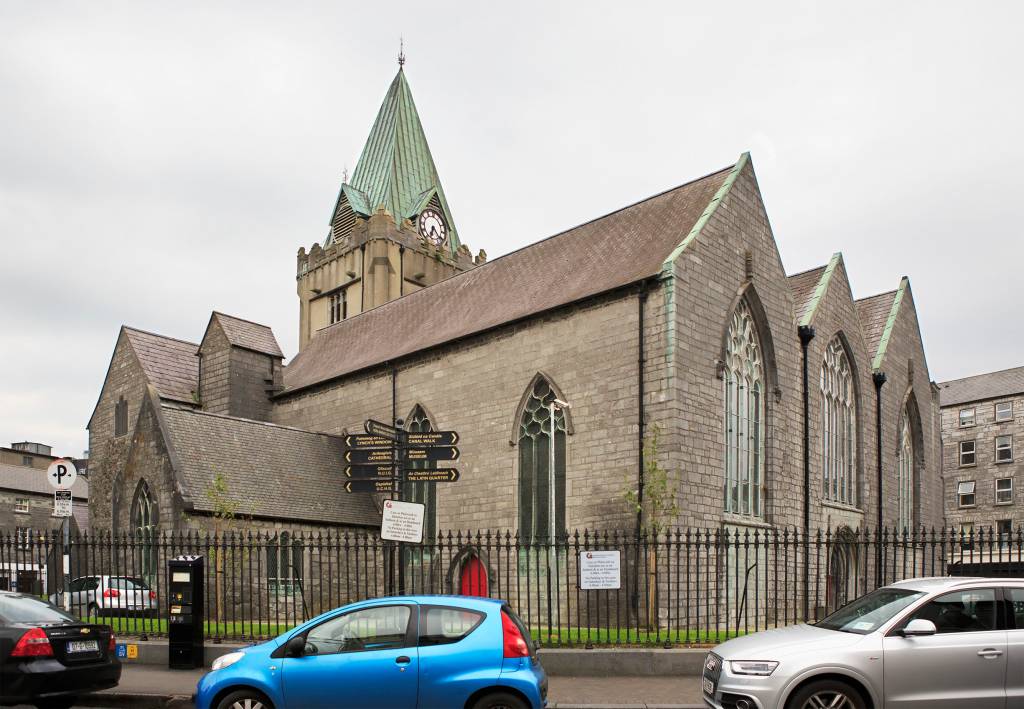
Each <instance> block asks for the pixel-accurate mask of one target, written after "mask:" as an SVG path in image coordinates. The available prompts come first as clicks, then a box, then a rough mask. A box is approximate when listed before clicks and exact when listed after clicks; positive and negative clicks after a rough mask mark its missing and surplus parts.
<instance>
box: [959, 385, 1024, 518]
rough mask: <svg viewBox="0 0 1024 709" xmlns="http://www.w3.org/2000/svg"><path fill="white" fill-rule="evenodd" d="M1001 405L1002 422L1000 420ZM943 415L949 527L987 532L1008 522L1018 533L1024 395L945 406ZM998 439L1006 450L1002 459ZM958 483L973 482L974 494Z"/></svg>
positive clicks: (1021, 514) (968, 484)
mask: <svg viewBox="0 0 1024 709" xmlns="http://www.w3.org/2000/svg"><path fill="white" fill-rule="evenodd" d="M997 406H998V407H999V411H1000V413H1001V416H1000V418H1001V419H1003V420H997V417H996V407H997ZM1007 409H1008V410H1009V411H1007ZM961 412H963V423H961ZM941 415H942V464H943V465H942V469H943V481H942V487H943V502H944V505H945V513H946V523H947V524H948V525H949V526H950V527H952V528H954V529H956V530H959V529H960V527H961V525H970V526H972V527H973V529H974V530H975V532H978V531H980V530H982V529H984V530H985V533H986V534H987V533H988V530H989V528H991V529H992V530H993V531H996V530H997V529H998V523H999V522H1000V521H1003V522H1004V523H1005V522H1009V523H1010V524H1011V525H1012V528H1013V529H1014V530H1016V529H1018V528H1019V527H1020V526H1021V525H1024V512H1022V509H1021V504H1020V500H1021V494H1022V493H1024V491H1022V490H1018V489H1017V486H1018V485H1019V484H1021V479H1020V476H1018V475H1017V470H1018V468H1019V467H1020V465H1021V462H1020V461H1021V460H1024V449H1022V450H1018V446H1024V395H1022V394H1021V393H1010V392H1007V394H1006V395H1005V396H1002V397H997V398H992V399H984V400H981V401H965V402H960V403H956V404H953V405H951V406H943V408H942V411H941ZM997 441H999V442H1000V443H1001V444H1002V445H1001V446H1000V448H1001V450H1002V451H1003V452H1002V454H1001V455H999V456H998V457H997V447H996V443H997ZM1007 443H1008V444H1009V448H1008V449H1007V448H1006V444H1007ZM999 481H1003V482H999ZM960 483H965V486H964V488H965V490H966V489H969V488H970V483H973V487H974V491H973V495H972V496H967V495H964V496H963V497H961V496H960V495H959V494H958V491H957V489H958V486H959V485H960ZM997 486H1001V487H997ZM1000 489H1001V491H1000V492H997V490H1000Z"/></svg>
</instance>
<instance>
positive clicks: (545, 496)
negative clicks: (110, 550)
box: [88, 68, 942, 539]
mask: <svg viewBox="0 0 1024 709" xmlns="http://www.w3.org/2000/svg"><path fill="white" fill-rule="evenodd" d="M455 217H456V215H455V214H453V212H452V210H451V208H450V207H449V204H448V201H447V199H446V197H445V193H444V190H443V189H442V186H441V181H440V178H439V176H438V173H437V169H436V167H435V165H434V161H433V158H432V156H431V153H430V150H429V148H428V146H427V140H426V137H425V135H424V131H423V127H422V125H421V122H420V117H419V115H418V113H417V111H416V107H415V104H414V102H413V98H412V94H411V92H410V89H409V84H408V82H407V79H406V76H405V73H404V71H403V70H402V69H401V68H400V69H399V72H398V74H397V76H396V77H395V79H394V81H393V82H392V84H391V86H390V88H389V89H388V91H387V94H386V96H385V98H384V102H383V104H382V105H381V108H380V111H379V113H378V115H377V118H376V121H375V122H374V124H373V127H372V129H371V131H370V135H369V138H368V139H367V141H366V145H365V148H364V149H363V152H362V154H361V156H360V158H359V162H358V165H357V167H356V169H355V171H354V172H353V173H352V176H351V179H350V180H347V181H346V182H344V183H343V184H342V185H341V188H340V190H339V192H338V195H337V198H336V200H335V203H334V208H333V211H332V216H331V220H330V224H329V229H328V230H327V233H326V235H325V236H324V237H323V239H322V242H321V243H314V244H312V246H311V247H310V248H309V249H308V250H307V249H306V248H305V247H302V248H299V251H298V259H297V268H296V284H297V290H298V301H299V342H300V351H299V352H298V353H297V354H296V355H295V356H294V357H293V358H292V359H291V360H290V361H288V362H287V363H286V362H285V356H284V353H283V352H282V351H281V349H280V347H279V346H278V343H277V340H276V339H275V337H274V334H273V333H272V332H271V330H270V329H269V328H268V327H266V326H263V325H260V324H257V323H255V322H251V321H249V320H245V319H242V318H239V317H234V316H230V315H226V314H223V313H216V312H215V313H213V314H212V315H211V317H210V320H209V322H208V323H207V326H206V330H205V332H204V334H203V337H202V339H201V340H200V341H199V342H188V341H184V340H179V339H176V338H173V337H169V336H165V335H158V334H154V333H150V332H144V331H141V330H138V329H134V328H131V327H127V326H124V327H122V328H121V331H120V333H119V334H118V336H117V340H116V343H115V346H114V351H113V355H112V358H111V362H110V365H109V368H108V370H107V373H106V376H105V378H104V380H103V384H102V387H101V390H100V394H99V399H98V402H97V404H96V407H95V410H94V412H93V414H92V417H91V419H90V421H89V425H88V428H89V448H90V451H91V453H92V459H91V462H90V469H91V492H90V506H91V516H92V520H93V526H94V527H98V528H112V529H115V530H122V531H134V530H139V529H152V528H157V529H183V528H191V527H196V526H202V525H204V524H206V522H208V521H209V519H211V518H212V516H214V515H216V514H217V509H218V505H221V506H223V505H224V504H229V505H230V507H231V509H232V510H233V511H235V512H236V513H237V514H239V515H244V516H245V517H246V519H248V520H251V524H252V525H253V526H255V527H256V528H260V527H267V528H282V527H287V528H295V529H323V528H324V527H332V528H346V529H347V528H353V529H372V528H374V527H375V526H376V525H378V524H379V520H380V513H379V507H378V505H379V504H380V502H379V500H377V499H376V498H375V497H374V496H372V495H369V494H347V493H346V492H345V491H344V489H343V487H342V485H343V481H344V478H343V473H342V463H341V461H342V455H343V445H342V440H341V438H340V436H341V435H342V434H344V433H345V432H357V431H360V429H361V425H362V422H363V421H364V420H365V419H367V418H375V419H379V420H382V421H396V420H398V419H401V420H402V421H403V422H404V424H403V425H405V426H407V427H409V428H410V429H414V430H431V429H433V430H455V431H458V432H459V435H460V438H461V440H460V443H459V445H460V448H461V460H459V461H458V462H457V463H456V464H455V466H456V467H457V468H458V469H459V470H460V471H461V479H460V480H459V481H458V482H456V483H451V484H437V485H428V484H416V485H408V486H407V487H406V490H405V491H404V493H403V494H404V496H405V497H406V498H407V499H410V500H415V501H419V502H422V503H424V504H425V505H426V509H427V523H426V524H427V533H428V534H430V533H434V532H437V531H440V530H448V529H463V530H465V529H501V530H506V529H511V530H518V532H519V534H520V536H521V537H523V538H527V539H530V538H537V537H543V536H545V535H546V534H547V530H548V528H549V524H550V520H549V516H548V515H549V513H548V509H549V501H550V496H551V495H553V496H554V499H555V518H556V526H557V527H558V528H559V529H566V528H568V529H583V528H590V529H624V530H630V529H633V528H635V526H636V525H637V524H638V523H643V524H646V523H647V522H648V521H650V515H652V514H657V511H653V512H652V511H650V510H646V511H645V512H644V515H645V516H644V518H643V519H640V520H638V519H637V517H638V515H637V510H636V506H635V505H631V504H630V503H629V502H628V501H627V497H626V491H627V490H632V491H634V493H639V492H640V491H641V490H642V489H643V485H644V473H643V471H645V470H646V469H647V468H648V467H649V466H648V465H647V464H648V463H649V462H650V460H648V459H645V458H649V457H651V456H652V455H653V456H656V460H657V463H658V464H659V466H660V467H661V469H663V470H664V471H666V474H667V476H668V481H669V487H670V489H672V490H674V492H675V496H676V502H677V507H678V513H677V514H676V515H675V517H674V518H673V519H672V520H669V521H670V522H671V523H673V524H677V525H682V526H700V527H707V528H727V529H766V528H771V527H774V528H780V527H786V528H798V529H803V528H810V529H816V528H824V527H828V528H830V529H857V528H864V527H876V526H877V525H879V524H881V525H884V526H887V527H895V526H900V527H914V526H918V525H927V526H932V525H935V526H939V525H941V522H942V497H941V484H940V473H941V466H940V462H939V450H940V448H939V429H938V409H937V395H936V389H935V387H934V385H933V383H932V382H931V380H930V377H929V371H928V363H927V360H926V357H925V352H924V349H923V347H922V341H921V334H920V329H919V324H918V317H917V312H916V303H915V300H914V296H913V292H912V290H911V287H910V282H909V280H908V279H906V278H904V279H902V280H901V281H900V282H899V283H898V284H896V287H895V289H894V290H891V291H888V292H885V293H880V294H877V295H871V296H869V297H865V298H860V299H856V298H854V295H853V293H852V290H851V287H850V282H849V278H848V274H847V271H846V265H845V263H844V261H843V257H842V255H841V254H839V253H835V254H834V255H832V256H831V257H830V258H828V259H827V262H825V263H824V264H823V265H822V266H820V267H818V268H815V269H812V270H810V271H805V272H803V273H797V274H787V273H786V272H785V270H784V269H783V265H782V260H781V258H780V255H779V251H778V246H777V244H776V241H775V237H774V234H773V232H772V228H771V225H770V222H769V218H768V214H767V212H766V208H765V205H764V203H763V200H762V198H761V192H760V190H759V188H758V182H757V176H756V173H755V170H754V163H753V160H752V159H751V156H750V155H749V154H744V155H741V156H740V157H739V158H738V159H737V160H736V161H735V162H733V163H732V164H729V165H725V166H724V167H721V168H720V169H717V170H715V171H713V172H711V173H710V174H707V175H705V176H703V177H698V178H696V179H691V180H689V181H688V182H685V183H684V184H681V185H679V186H678V187H673V188H671V189H668V190H666V191H664V192H662V193H660V194H656V195H653V196H651V197H649V198H647V199H644V200H642V201H640V202H637V203H636V204H632V205H629V206H626V207H622V208H620V209H617V210H615V211H612V212H610V213H608V214H605V215H603V216H600V217H597V218H595V219H593V220H592V221H590V222H587V223H585V224H582V225H581V226H578V227H575V228H573V229H569V230H567V231H564V232H561V233H558V234H554V235H551V236H547V238H543V239H540V240H538V241H536V242H535V243H533V244H532V245H530V246H527V247H525V248H522V249H520V250H518V251H514V252H512V253H509V254H507V255H505V256H502V257H500V258H496V259H493V260H490V261H488V260H487V257H486V255H485V253H484V252H483V251H478V252H477V254H476V255H475V256H474V255H473V253H472V252H471V251H470V249H469V248H468V247H467V246H466V245H465V244H464V243H463V242H462V235H461V234H460V232H459V231H458V229H457V228H456V219H455ZM538 236H541V235H538ZM473 238H474V239H475V240H477V241H478V242H483V241H485V240H486V235H483V234H478V235H473ZM478 245H479V244H478ZM823 251H824V249H823ZM556 399H557V400H559V401H560V402H566V403H567V404H568V406H561V405H559V406H558V407H556V408H554V409H552V407H551V402H552V401H553V400H556ZM552 410H554V411H555V435H554V441H553V442H552V441H551V437H550V436H551V434H550V431H551V422H550V419H549V416H550V415H551V411H552ZM655 433H656V435H657V447H656V450H653V448H652V446H651V445H649V443H650V441H651V440H652V437H653V436H654V435H655ZM645 443H648V445H645ZM552 444H553V445H554V450H555V455H554V466H555V476H554V478H555V489H554V490H550V489H549V486H548V471H549V462H548V461H549V460H550V459H551V456H550V449H549V447H550V446H551V445H552ZM240 468H246V469H254V470H256V471H258V474H259V476H260V485H259V486H258V487H250V486H245V487H243V486H241V485H239V484H238V483H237V481H236V479H235V478H234V475H233V474H234V471H237V470H238V469H240Z"/></svg>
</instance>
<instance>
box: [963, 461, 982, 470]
mask: <svg viewBox="0 0 1024 709" xmlns="http://www.w3.org/2000/svg"><path fill="white" fill-rule="evenodd" d="M977 467H978V463H977V462H974V463H961V464H960V465H959V468H960V469H961V470H963V469H965V468H977Z"/></svg>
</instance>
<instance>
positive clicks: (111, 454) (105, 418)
mask: <svg viewBox="0 0 1024 709" xmlns="http://www.w3.org/2000/svg"><path fill="white" fill-rule="evenodd" d="M145 392H146V377H145V374H144V373H143V371H142V367H141V366H140V365H139V362H138V359H137V358H136V357H135V353H134V352H133V351H132V347H131V344H130V342H129V341H128V337H127V335H126V334H125V333H124V330H122V331H121V334H120V335H119V336H118V338H117V344H116V345H115V346H114V354H113V356H112V357H111V360H110V368H109V369H108V370H107V377H106V379H105V380H104V382H103V388H102V389H101V390H100V396H99V401H98V402H97V403H96V409H95V411H94V412H93V415H92V418H91V419H90V421H89V515H90V517H89V518H90V520H91V524H92V525H93V526H94V527H97V528H107V529H109V528H110V524H111V488H112V484H113V478H114V477H115V476H116V475H117V473H118V472H119V471H121V470H122V469H123V468H124V465H125V459H126V457H127V454H128V447H129V444H130V442H131V432H132V430H133V429H134V427H135V421H136V419H137V418H138V415H139V408H140V406H141V404H142V401H143V397H144V396H145ZM121 396H123V397H124V398H125V401H126V402H127V403H128V433H127V434H125V435H122V436H115V435H114V407H115V406H116V405H117V402H118V399H119V398H120V397H121Z"/></svg>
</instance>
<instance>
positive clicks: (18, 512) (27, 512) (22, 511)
mask: <svg viewBox="0 0 1024 709" xmlns="http://www.w3.org/2000/svg"><path fill="white" fill-rule="evenodd" d="M14 514H16V515H27V514H29V511H28V510H14Z"/></svg>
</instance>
